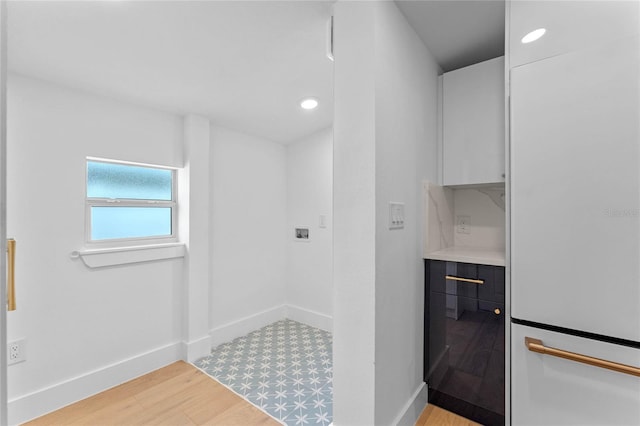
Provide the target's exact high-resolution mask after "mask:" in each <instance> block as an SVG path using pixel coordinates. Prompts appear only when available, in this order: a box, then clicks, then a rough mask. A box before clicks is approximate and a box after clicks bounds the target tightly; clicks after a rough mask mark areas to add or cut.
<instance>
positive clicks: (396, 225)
mask: <svg viewBox="0 0 640 426" xmlns="http://www.w3.org/2000/svg"><path fill="white" fill-rule="evenodd" d="M402 228H404V203H397V202H393V201H391V202H389V229H402Z"/></svg>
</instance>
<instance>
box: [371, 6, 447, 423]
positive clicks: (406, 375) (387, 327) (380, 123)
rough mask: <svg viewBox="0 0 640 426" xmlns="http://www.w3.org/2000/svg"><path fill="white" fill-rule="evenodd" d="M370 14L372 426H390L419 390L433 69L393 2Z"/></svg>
mask: <svg viewBox="0 0 640 426" xmlns="http://www.w3.org/2000/svg"><path fill="white" fill-rule="evenodd" d="M377 11H378V13H377V14H376V18H377V19H376V357H375V358H376V424H391V423H394V422H395V421H398V420H399V416H401V415H404V413H403V411H404V409H405V405H406V404H407V403H408V402H409V401H410V400H411V399H412V398H413V397H415V394H416V393H417V392H418V391H419V390H420V388H421V387H422V386H424V383H423V380H422V370H423V364H422V356H423V312H424V265H423V260H422V237H423V235H424V230H423V218H424V212H423V203H422V180H423V179H427V180H431V181H435V179H436V178H437V152H436V147H437V121H436V118H437V115H438V108H437V97H438V80H437V77H438V72H439V68H438V65H437V64H436V63H435V61H434V60H433V58H432V57H431V55H430V54H429V52H428V51H427V49H426V47H425V46H424V44H423V43H422V41H421V40H420V38H419V37H418V36H417V34H416V33H415V32H414V30H413V28H412V27H410V26H409V24H408V23H407V21H406V19H405V17H404V15H402V13H401V12H400V11H399V10H398V8H397V6H396V5H395V4H394V3H392V2H382V3H380V4H379V6H378V10H377ZM389 201H401V202H404V203H405V215H406V217H405V227H404V229H403V230H389V229H388V220H389V219H388V215H389V207H388V203H389ZM420 408H422V407H420ZM417 414H419V412H418V413H417ZM414 415H415V413H414ZM416 419H417V415H416V417H415V418H414V419H412V420H413V422H415V420H416ZM411 424H413V423H412V422H411Z"/></svg>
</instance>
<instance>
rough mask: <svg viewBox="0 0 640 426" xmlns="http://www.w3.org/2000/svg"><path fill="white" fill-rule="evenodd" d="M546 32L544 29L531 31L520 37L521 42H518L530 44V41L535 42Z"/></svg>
mask: <svg viewBox="0 0 640 426" xmlns="http://www.w3.org/2000/svg"><path fill="white" fill-rule="evenodd" d="M546 32H547V30H546V29H544V28H538V29H537V30H533V31H531V32H530V33H529V34H527V35H526V36H524V37H522V40H520V41H521V42H522V43H531V42H532V41H536V40H537V39H539V38H540V37H542V36H543V35H544V33H546Z"/></svg>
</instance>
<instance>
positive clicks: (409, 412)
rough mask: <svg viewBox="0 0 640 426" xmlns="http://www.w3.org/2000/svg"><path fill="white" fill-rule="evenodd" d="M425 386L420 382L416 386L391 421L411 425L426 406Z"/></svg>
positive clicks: (398, 425) (400, 425) (398, 424)
mask: <svg viewBox="0 0 640 426" xmlns="http://www.w3.org/2000/svg"><path fill="white" fill-rule="evenodd" d="M427 390H428V388H427V386H426V384H425V383H421V384H420V385H419V386H418V388H417V389H416V390H415V392H413V395H411V398H409V401H407V403H406V404H405V405H404V407H403V408H402V410H400V414H398V417H396V420H395V421H394V422H393V424H394V425H397V426H405V425H406V426H413V425H415V424H416V421H417V420H418V418H419V417H420V414H421V413H422V410H424V407H426V406H427V400H428V399H427Z"/></svg>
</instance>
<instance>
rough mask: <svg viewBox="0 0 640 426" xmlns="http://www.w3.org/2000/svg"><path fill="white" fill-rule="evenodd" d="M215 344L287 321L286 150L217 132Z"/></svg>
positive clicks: (213, 238)
mask: <svg viewBox="0 0 640 426" xmlns="http://www.w3.org/2000/svg"><path fill="white" fill-rule="evenodd" d="M210 153H211V161H210V164H211V213H210V214H211V274H210V276H211V291H210V319H209V321H210V322H209V324H210V328H211V335H212V340H213V344H214V345H215V344H217V343H221V342H223V341H225V340H228V339H229V338H233V337H237V336H239V335H242V334H244V333H246V332H247V331H250V330H253V329H255V328H259V327H260V326H262V325H266V324H267V323H269V322H271V321H275V320H277V319H280V318H281V317H283V316H284V311H283V309H284V306H283V305H284V300H285V293H284V292H285V282H286V280H285V270H286V244H285V228H286V217H287V198H286V149H285V147H284V146H282V145H280V144H277V143H274V142H270V141H267V140H264V139H260V138H256V137H253V136H248V135H244V134H242V133H238V132H235V131H232V130H229V129H225V128H222V127H217V126H212V127H211V151H210Z"/></svg>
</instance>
